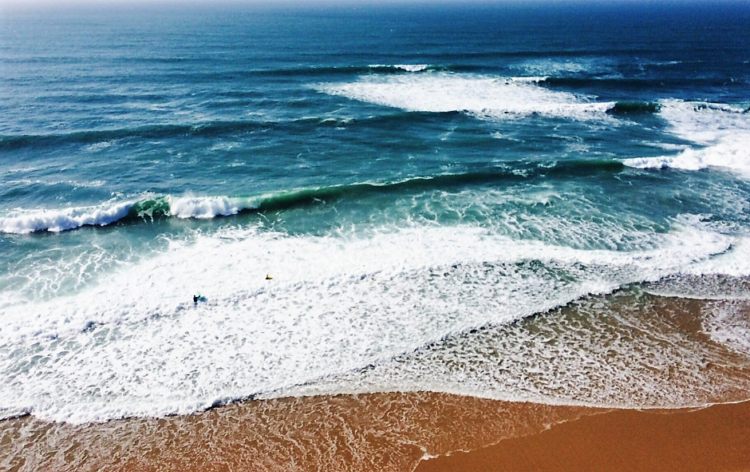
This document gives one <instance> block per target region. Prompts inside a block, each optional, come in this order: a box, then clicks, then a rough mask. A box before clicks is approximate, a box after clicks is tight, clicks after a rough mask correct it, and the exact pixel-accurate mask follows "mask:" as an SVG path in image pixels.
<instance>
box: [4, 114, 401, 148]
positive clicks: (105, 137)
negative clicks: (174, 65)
mask: <svg viewBox="0 0 750 472" xmlns="http://www.w3.org/2000/svg"><path fill="white" fill-rule="evenodd" d="M414 116H415V115H414V114H408V113H392V114H387V115H375V116H371V117H366V118H356V119H355V118H342V117H330V116H319V117H305V118H300V119H295V120H289V121H264V120H255V121H253V120H238V121H208V122H204V123H196V124H189V125H150V126H140V127H134V128H119V129H107V130H94V131H74V132H69V133H54V134H33V135H0V151H13V150H18V149H24V148H48V147H55V146H61V145H68V144H77V145H98V144H100V143H111V142H112V141H117V140H127V139H168V138H178V137H203V138H213V137H221V136H226V135H232V134H238V133H249V132H253V131H257V130H265V129H292V130H293V129H295V128H299V127H302V128H309V127H339V126H347V125H357V124H366V123H380V122H388V121H395V122H402V121H405V120H410V119H413V118H414Z"/></svg>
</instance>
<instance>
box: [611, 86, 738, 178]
mask: <svg viewBox="0 0 750 472" xmlns="http://www.w3.org/2000/svg"><path fill="white" fill-rule="evenodd" d="M659 114H660V115H661V116H662V118H664V119H666V120H667V121H668V122H669V128H668V130H669V131H670V132H672V133H673V134H675V135H676V136H678V137H680V138H682V139H685V140H689V141H692V142H694V143H696V145H697V146H696V147H691V148H687V149H684V150H682V151H681V152H680V153H679V154H676V155H669V156H659V157H649V158H634V159H626V160H624V161H623V162H624V163H625V165H627V166H630V167H636V168H642V169H649V168H656V169H659V168H673V169H682V170H691V171H696V170H702V169H707V168H724V169H728V170H731V171H733V172H737V173H738V174H740V175H742V176H744V177H750V114H748V113H744V111H743V110H742V109H741V108H737V107H733V106H730V105H722V104H710V103H702V102H683V101H679V100H667V101H664V102H662V108H661V111H660V112H659Z"/></svg>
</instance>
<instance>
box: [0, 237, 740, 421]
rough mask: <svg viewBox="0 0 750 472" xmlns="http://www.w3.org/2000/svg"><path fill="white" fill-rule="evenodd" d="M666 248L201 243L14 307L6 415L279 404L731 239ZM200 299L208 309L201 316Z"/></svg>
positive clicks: (448, 241) (665, 267)
mask: <svg viewBox="0 0 750 472" xmlns="http://www.w3.org/2000/svg"><path fill="white" fill-rule="evenodd" d="M225 233H226V234H225ZM660 238H661V239H660V244H659V247H658V248H656V249H653V250H644V251H632V252H617V251H603V250H598V251H597V250H578V249H571V248H566V247H560V246H554V245H549V244H544V243H540V242H534V241H526V242H524V241H514V240H512V239H509V238H507V237H502V236H498V235H496V234H493V233H492V232H488V231H486V230H483V229H481V228H475V227H457V228H447V227H430V226H426V227H414V228H409V229H401V230H391V231H386V232H378V233H377V234H374V235H370V236H355V235H352V236H350V237H310V236H306V237H293V236H288V235H284V234H281V233H273V232H267V231H259V230H258V229H255V228H250V229H227V230H223V231H222V232H220V233H218V234H216V235H213V236H209V235H206V236H200V235H199V236H198V237H197V239H196V240H195V241H194V242H193V243H191V244H189V245H183V244H176V245H174V246H172V247H171V249H169V250H167V251H166V252H164V253H163V254H162V255H159V256H156V257H153V258H151V259H148V260H145V261H142V262H140V263H137V264H134V265H127V266H124V267H122V268H121V269H120V270H119V271H118V272H117V273H116V274H113V275H112V276H110V277H109V278H108V279H104V280H101V281H100V282H99V284H98V285H97V286H95V287H92V288H91V289H89V290H85V291H83V292H81V293H79V294H76V295H73V296H70V297H61V298H56V299H52V300H49V301H47V302H43V303H35V304H21V305H17V306H9V307H6V308H5V309H4V310H3V312H2V314H0V352H1V353H2V356H0V375H2V376H3V379H2V382H0V407H2V408H3V410H4V411H14V412H17V411H26V412H30V413H33V414H34V415H36V416H38V417H40V418H46V419H50V420H55V421H68V422H74V423H78V422H85V421H103V420H108V419H112V418H118V417H122V416H160V415H165V414H184V413H190V412H193V411H198V410H201V409H204V408H208V407H210V406H212V405H216V404H221V403H224V402H227V401H232V400H237V399H242V398H248V397H251V396H255V395H261V394H263V395H273V394H274V393H273V392H283V391H285V389H289V388H292V387H293V386H295V385H302V384H306V383H309V382H314V381H316V379H321V378H329V377H331V376H337V375H341V374H345V373H347V372H354V371H358V370H359V369H362V368H364V367H366V366H368V365H373V364H378V363H381V362H386V361H388V360H389V359H393V358H396V357H398V356H401V355H402V354H403V353H408V352H411V351H414V350H415V349H419V348H421V347H423V346H425V345H429V344H431V343H435V342H438V341H439V340H440V339H444V338H445V337H446V336H448V335H451V334H455V333H461V332H466V331H468V330H470V329H472V328H475V327H481V326H485V325H487V324H506V323H508V322H510V321H513V320H516V319H518V318H521V317H525V316H528V315H532V314H534V313H539V312H544V311H546V310H550V309H554V308H555V307H558V306H561V305H565V304H566V303H569V302H571V301H573V300H576V299H579V298H580V297H582V296H584V295H587V294H597V293H608V292H611V291H612V290H615V289H616V288H618V287H620V286H621V285H622V284H626V283H630V282H637V281H642V280H656V279H658V278H661V277H663V276H665V275H668V274H672V273H676V272H679V271H681V270H684V268H685V267H686V266H689V265H690V264H693V263H696V262H700V261H703V260H706V259H707V258H709V257H711V255H713V254H717V253H722V252H723V251H726V249H727V248H728V246H729V244H730V243H731V239H730V238H727V237H724V236H721V235H718V234H714V233H709V232H705V231H703V230H700V229H691V228H682V229H679V230H676V231H675V232H674V233H669V234H665V235H663V236H661V237H660ZM265 274H270V275H272V277H273V280H270V281H269V280H266V278H265ZM196 290H199V291H200V292H201V295H202V296H203V299H202V300H201V301H200V302H199V303H197V304H194V303H193V302H192V295H193V294H194V293H195V291H196ZM577 368H578V367H575V366H571V369H577ZM410 385H411V384H409V383H408V382H405V383H403V384H390V387H389V385H388V384H382V385H380V386H379V387H378V388H380V389H387V388H401V387H403V388H404V389H408V388H410ZM485 387H486V388H490V389H491V388H494V387H492V386H491V385H489V386H485ZM350 388H351V385H348V386H347V385H344V386H341V385H339V389H340V391H347V390H348V389H350ZM560 388H565V386H564V385H563V386H561V387H560Z"/></svg>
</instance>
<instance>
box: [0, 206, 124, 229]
mask: <svg viewBox="0 0 750 472" xmlns="http://www.w3.org/2000/svg"><path fill="white" fill-rule="evenodd" d="M134 204H135V202H123V203H117V204H113V205H110V206H103V207H77V208H65V209H62V210H40V211H28V212H21V213H20V214H16V215H12V216H6V217H2V218H0V232H2V233H15V234H27V233H33V232H36V231H52V232H60V231H66V230H70V229H74V228H80V227H81V226H106V225H108V224H111V223H114V222H115V221H118V220H121V219H123V218H125V217H126V216H127V215H128V214H129V213H130V210H131V208H132V207H133V205H134Z"/></svg>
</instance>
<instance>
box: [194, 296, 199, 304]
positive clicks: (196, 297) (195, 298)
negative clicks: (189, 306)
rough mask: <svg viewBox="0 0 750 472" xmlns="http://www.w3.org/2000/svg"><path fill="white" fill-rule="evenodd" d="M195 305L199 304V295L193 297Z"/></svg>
mask: <svg viewBox="0 0 750 472" xmlns="http://www.w3.org/2000/svg"><path fill="white" fill-rule="evenodd" d="M193 303H198V295H193Z"/></svg>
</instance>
